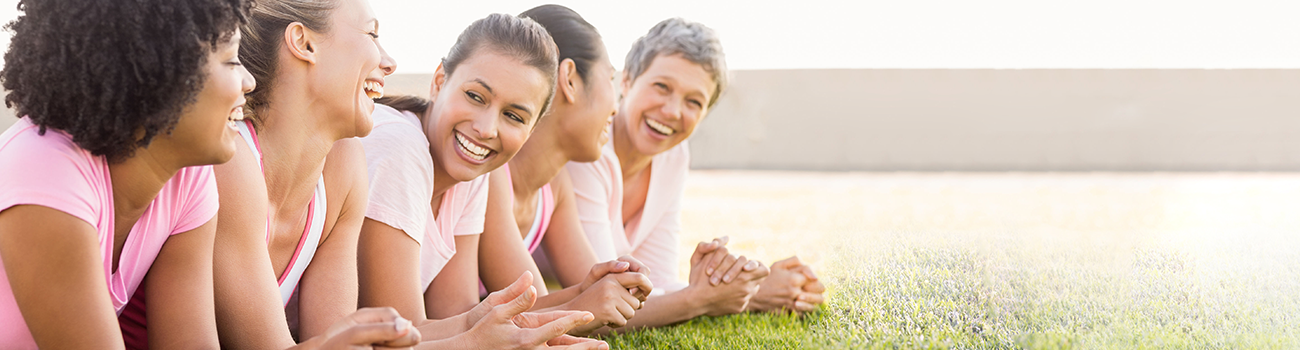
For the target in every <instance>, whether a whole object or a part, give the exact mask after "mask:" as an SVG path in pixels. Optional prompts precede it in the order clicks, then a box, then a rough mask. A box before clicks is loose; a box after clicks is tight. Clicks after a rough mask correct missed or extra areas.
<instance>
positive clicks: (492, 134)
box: [424, 48, 550, 181]
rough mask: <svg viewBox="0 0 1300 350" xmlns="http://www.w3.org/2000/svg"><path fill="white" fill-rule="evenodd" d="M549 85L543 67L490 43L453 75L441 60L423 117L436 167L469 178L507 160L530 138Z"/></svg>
mask: <svg viewBox="0 0 1300 350" xmlns="http://www.w3.org/2000/svg"><path fill="white" fill-rule="evenodd" d="M549 88H550V82H549V81H548V79H547V77H546V76H545V75H543V74H542V72H540V71H538V70H537V69H536V68H533V67H530V66H528V65H526V64H524V63H523V62H520V61H519V60H516V59H514V58H511V57H510V56H505V55H501V54H498V53H496V52H495V51H494V50H492V49H489V48H483V49H480V51H479V52H478V53H476V54H474V55H473V56H472V57H470V58H468V59H466V60H465V61H463V62H461V63H460V65H459V66H457V67H456V71H455V72H453V73H452V74H451V75H447V73H446V71H445V70H444V69H443V67H442V66H439V67H438V71H437V72H436V73H434V84H433V87H432V89H431V91H430V92H431V94H432V96H431V99H432V100H433V105H432V106H431V107H430V108H429V111H428V113H429V114H428V115H427V116H426V117H425V118H424V119H425V123H424V124H425V130H424V132H425V136H426V137H428V139H429V148H430V149H429V151H430V153H431V154H432V155H433V161H434V168H435V169H437V171H445V172H446V173H447V175H449V176H451V178H453V179H456V181H469V180H473V179H474V178H476V177H478V176H479V175H483V174H486V173H488V172H490V171H492V170H494V169H496V168H498V167H500V166H501V165H503V164H505V163H506V162H507V161H509V160H510V158H511V157H514V155H515V153H517V152H519V148H520V147H523V145H524V142H525V141H527V140H528V135H529V134H530V133H531V132H532V129H533V126H534V125H536V123H537V119H538V118H539V117H541V116H540V115H539V114H540V113H541V109H542V106H543V105H544V104H545V102H546V99H547V97H548V96H547V95H548V94H549V92H550V91H549Z"/></svg>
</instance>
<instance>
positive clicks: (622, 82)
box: [617, 70, 632, 104]
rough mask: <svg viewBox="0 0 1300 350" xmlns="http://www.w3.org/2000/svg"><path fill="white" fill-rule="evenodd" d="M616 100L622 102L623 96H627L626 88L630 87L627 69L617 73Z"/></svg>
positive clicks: (630, 80) (630, 82)
mask: <svg viewBox="0 0 1300 350" xmlns="http://www.w3.org/2000/svg"><path fill="white" fill-rule="evenodd" d="M618 76H619V78H618V91H617V92H618V102H620V104H621V102H623V96H627V90H628V88H631V87H632V79H630V78H628V76H627V70H623V71H622V72H619V73H618Z"/></svg>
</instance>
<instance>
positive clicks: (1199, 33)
mask: <svg viewBox="0 0 1300 350" xmlns="http://www.w3.org/2000/svg"><path fill="white" fill-rule="evenodd" d="M15 3H16V1H15V0H0V16H2V17H0V19H3V20H4V21H6V22H7V21H8V20H9V19H12V18H14V17H16V16H17V12H16V11H15V10H14V4H15ZM370 3H371V6H372V7H373V8H374V9H375V12H376V14H377V15H378V17H379V19H380V22H381V24H380V35H381V38H380V42H381V43H383V44H384V47H385V48H386V49H388V51H389V53H390V54H391V55H392V56H393V57H394V58H396V59H397V61H398V71H399V72H405V73H429V72H432V71H433V70H434V69H435V68H436V66H437V62H438V59H439V58H441V57H442V56H443V55H445V54H446V52H447V49H448V48H449V47H450V46H451V44H452V43H453V42H454V41H455V39H456V36H457V35H458V34H459V33H460V31H461V30H462V29H464V28H465V26H467V25H468V24H469V23H470V22H473V21H474V20H475V19H478V18H481V17H483V16H485V15H487V14H488V13H492V12H505V13H512V14H518V13H519V12H522V11H524V10H527V9H528V8H531V7H533V6H536V5H539V4H542V3H543V2H538V1H516V0H504V1H469V2H457V1H438V0H370ZM561 4H563V5H566V6H569V7H570V8H573V9H574V10H576V11H577V12H578V13H580V14H582V15H583V17H585V18H586V19H587V20H588V21H589V22H591V23H592V24H593V25H595V26H596V27H597V28H598V29H599V30H600V31H601V33H602V34H603V35H604V37H605V43H606V45H607V46H608V48H609V50H610V52H611V55H612V56H613V57H614V60H613V61H614V66H615V68H621V67H622V66H623V62H622V60H623V56H624V54H625V53H626V52H627V49H628V48H629V47H631V45H632V41H634V40H636V38H637V37H639V36H641V35H642V34H644V33H645V31H646V30H647V29H649V28H650V27H651V26H653V25H654V24H655V23H656V22H658V21H660V20H662V19H665V18H668V17H673V16H678V17H683V18H686V19H690V20H694V21H698V22H701V23H704V24H706V25H708V26H710V27H713V28H714V29H716V30H717V31H718V33H719V34H720V36H721V37H722V41H723V46H724V47H725V49H726V51H727V61H728V63H729V64H730V66H731V68H733V69H787V68H1300V19H1297V16H1296V14H1297V13H1300V2H1297V1H1294V0H1235V1H1226V0H1224V1H1201V0H1181V1H1180V0H1167V1H1156V0H1079V1H1058V0H983V1H970V0H905V1H900V0H857V1H825V0H801V1H796V2H779V3H778V2H761V1H745V2H741V1H709V0H654V1H637V2H630V1H611V0H601V1H597V0H571V1H562V2H561ZM0 43H3V44H4V46H5V47H8V33H5V34H4V35H3V36H0Z"/></svg>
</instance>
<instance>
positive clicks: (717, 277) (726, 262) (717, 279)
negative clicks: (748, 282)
mask: <svg viewBox="0 0 1300 350" xmlns="http://www.w3.org/2000/svg"><path fill="white" fill-rule="evenodd" d="M718 253H721V249H720V250H719V252H718ZM715 254H717V253H715ZM739 259H740V258H737V257H736V256H735V255H731V254H727V255H726V256H723V257H722V259H721V260H722V261H720V262H719V263H718V265H717V269H716V270H713V272H717V271H727V270H730V269H731V267H732V266H733V265H736V261H738V260H739ZM711 270H712V269H711ZM713 272H709V276H710V277H709V284H711V285H715V286H716V285H718V283H721V282H722V275H723V274H725V273H720V274H714V273H713Z"/></svg>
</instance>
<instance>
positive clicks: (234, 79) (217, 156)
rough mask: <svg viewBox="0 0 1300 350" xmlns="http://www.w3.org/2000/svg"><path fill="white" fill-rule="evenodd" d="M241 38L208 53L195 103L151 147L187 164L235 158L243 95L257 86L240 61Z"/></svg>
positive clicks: (235, 36) (241, 117) (236, 37)
mask: <svg viewBox="0 0 1300 350" xmlns="http://www.w3.org/2000/svg"><path fill="white" fill-rule="evenodd" d="M239 38H240V34H239V33H238V32H236V33H235V35H234V36H233V37H232V38H231V39H230V41H229V42H226V43H223V44H221V46H219V47H217V49H216V50H215V51H214V52H212V53H210V54H208V58H207V63H206V64H205V65H204V68H203V71H204V81H203V88H202V89H200V90H199V93H198V95H197V96H195V101H194V104H192V105H189V106H187V107H186V108H185V111H184V112H182V113H181V116H180V119H179V120H177V122H176V128H175V129H173V130H172V132H171V133H170V134H164V135H161V136H160V137H159V138H157V139H155V140H154V142H153V143H151V144H150V145H149V147H148V148H150V149H167V150H171V152H170V153H171V154H172V156H173V157H174V158H175V159H177V161H178V162H179V163H180V164H184V165H206V164H219V163H225V162H226V161H229V160H230V158H232V157H234V155H235V145H236V144H235V143H236V142H238V141H239V137H240V136H239V131H238V130H237V129H235V126H234V125H235V124H234V123H236V122H238V121H241V120H243V119H244V94H245V93H247V92H249V91H252V90H253V87H254V84H255V83H254V82H253V75H252V74H249V73H248V70H247V69H244V66H243V65H242V64H240V62H239V55H238V54H239Z"/></svg>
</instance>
